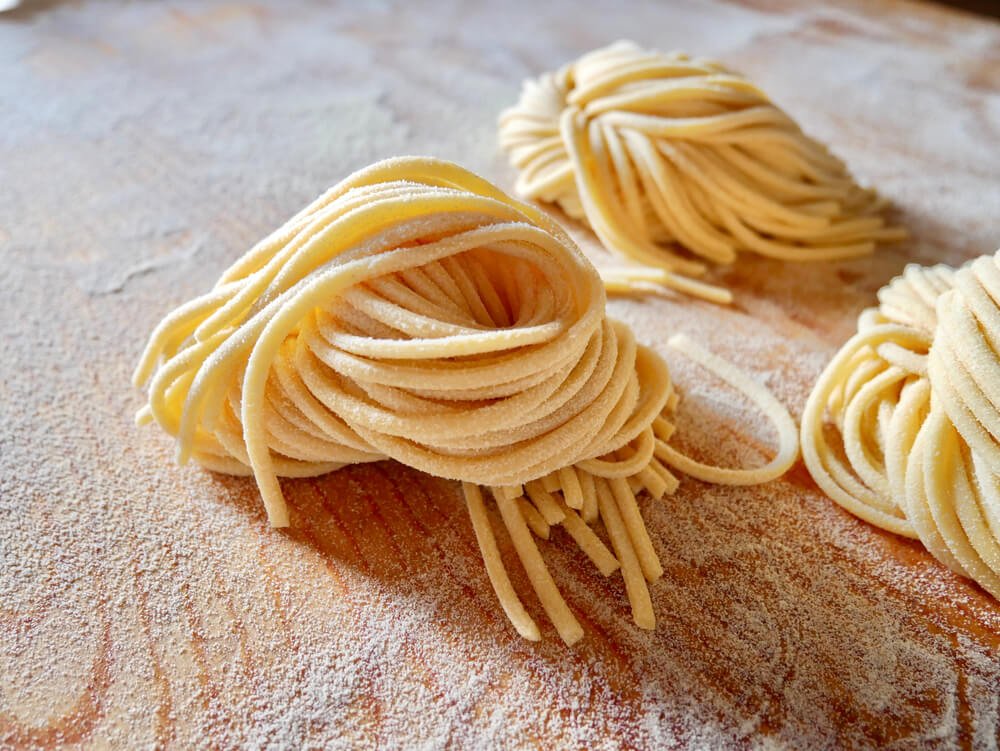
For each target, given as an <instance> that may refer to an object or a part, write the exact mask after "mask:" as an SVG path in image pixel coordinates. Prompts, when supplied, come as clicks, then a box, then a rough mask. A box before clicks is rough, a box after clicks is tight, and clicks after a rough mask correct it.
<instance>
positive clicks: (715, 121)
mask: <svg viewBox="0 0 1000 751" xmlns="http://www.w3.org/2000/svg"><path fill="white" fill-rule="evenodd" d="M500 143H501V146H502V147H503V148H504V149H505V150H506V151H507V153H508V155H509V156H510V160H511V163H512V164H513V165H514V167H515V168H516V169H517V170H518V178H517V184H516V188H517V190H518V192H519V193H520V194H521V195H523V196H525V197H528V198H531V199H536V200H541V201H547V202H554V203H556V204H558V205H559V206H560V207H561V208H562V209H563V210H564V211H565V212H566V213H567V214H569V215H570V216H571V217H574V218H576V219H580V220H584V221H586V222H587V223H588V224H589V225H590V227H591V228H592V229H593V230H594V232H595V233H596V234H597V236H598V238H599V239H600V240H601V242H602V243H603V244H604V245H605V246H606V247H607V248H609V249H611V250H614V251H617V252H619V253H621V254H623V255H625V256H628V257H630V258H632V259H634V260H636V261H638V262H640V263H643V264H645V265H650V266H656V267H661V268H662V269H664V270H666V271H668V272H670V274H669V276H668V277H667V278H665V279H664V280H663V281H661V283H663V284H668V285H669V286H672V287H674V288H675V289H678V290H681V291H683V292H686V293H689V294H693V295H696V296H700V297H704V298H706V299H710V300H714V301H717V302H727V301H728V299H729V295H728V293H727V292H726V291H725V290H721V289H719V288H717V287H712V286H710V285H705V284H700V285H693V284H692V280H691V279H690V277H691V276H696V275H698V274H700V273H702V272H703V271H704V270H705V264H704V263H703V262H702V260H700V259H703V260H704V261H708V262H711V263H717V264H729V263H732V262H733V261H734V260H735V259H736V256H737V253H738V252H739V251H750V252H754V253H758V254H760V255H763V256H767V257H770V258H776V259H780V260H785V261H821V260H828V259H843V258H853V257H857V256H862V255H866V254H869V253H871V252H872V251H873V249H874V248H875V244H876V243H877V242H879V241H889V240H896V239H899V238H900V237H901V236H902V231H901V230H900V229H898V228H893V227H888V226H887V225H886V222H885V220H884V219H883V218H882V217H881V216H880V210H881V208H882V201H881V200H880V199H879V198H878V197H877V196H876V195H875V193H874V192H873V191H871V190H867V189H864V188H861V187H859V186H858V184H857V183H856V182H855V181H854V179H853V178H852V177H851V175H850V173H849V172H848V171H847V168H846V167H845V166H844V164H843V163H842V162H841V161H840V160H839V159H838V158H837V157H835V156H833V155H832V154H831V153H830V152H829V151H828V150H827V149H826V147H825V146H823V145H822V144H820V143H818V142H817V141H815V140H813V139H811V138H809V137H808V136H807V135H805V134H804V133H803V132H802V130H801V129H800V128H799V126H798V125H796V123H795V122H794V121H793V120H792V119H791V118H790V117H789V116H788V115H786V114H785V113H784V112H782V111H781V110H780V109H779V108H778V107H777V106H776V105H775V104H774V103H773V102H772V101H771V100H770V99H769V98H768V97H767V95H766V94H764V93H763V92H762V91H761V90H760V89H759V88H757V87H756V86H754V85H753V84H752V83H750V82H749V81H748V80H746V79H745V78H743V77H742V76H740V75H738V74H736V73H733V72H732V71H729V70H727V69H726V68H724V67H723V66H722V65H720V64H719V63H717V62H713V61H710V60H703V59H698V58H690V57H688V56H687V55H684V54H681V53H676V52H675V53H671V54H662V53H659V52H655V51H648V50H644V49H641V48H640V47H638V46H636V45H635V44H633V43H631V42H618V43H616V44H612V45H610V46H608V47H605V48H602V49H599V50H596V51H594V52H590V53H588V54H586V55H584V56H583V57H581V58H580V59H578V60H576V61H575V62H572V63H570V64H568V65H566V66H564V67H562V68H560V69H559V70H558V71H556V72H554V73H545V74H543V75H542V76H541V77H540V78H538V79H536V80H529V81H526V82H525V84H524V88H523V90H522V92H521V98H520V101H518V103H517V104H516V105H514V106H513V107H511V108H509V109H507V110H505V111H504V112H503V113H502V114H501V116H500Z"/></svg>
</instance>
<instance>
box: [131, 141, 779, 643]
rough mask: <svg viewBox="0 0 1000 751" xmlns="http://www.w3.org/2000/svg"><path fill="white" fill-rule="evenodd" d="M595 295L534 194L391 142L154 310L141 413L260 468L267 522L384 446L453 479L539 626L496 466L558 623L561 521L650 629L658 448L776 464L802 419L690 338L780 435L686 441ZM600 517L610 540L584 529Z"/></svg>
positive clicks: (646, 364) (563, 628)
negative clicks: (518, 578)
mask: <svg viewBox="0 0 1000 751" xmlns="http://www.w3.org/2000/svg"><path fill="white" fill-rule="evenodd" d="M604 305H605V293H604V288H603V286H602V282H601V278H600V276H599V275H598V274H597V272H596V270H595V269H594V267H593V266H592V265H591V264H590V263H589V261H588V260H587V259H586V258H585V257H584V256H583V254H582V253H581V252H580V251H579V250H578V249H577V247H576V246H575V245H574V244H573V242H572V241H571V240H570V239H569V237H568V236H567V235H566V234H565V233H564V232H563V231H562V230H561V229H560V228H559V227H558V226H556V225H555V224H554V223H553V222H551V221H550V220H549V219H547V218H546V217H545V215H544V214H543V213H541V212H540V211H538V210H537V209H535V208H532V207H531V206H528V205H526V204H523V203H521V202H519V201H515V200H514V199H512V198H510V197H508V196H506V195H505V194H504V193H502V192H501V191H500V190H498V189H497V188H495V187H494V186H492V185H491V184H490V183H488V182H487V181H485V180H483V179H482V178H479V177H477V176H475V175H473V174H472V173H470V172H468V171H466V170H464V169H462V168H460V167H458V166H456V165H454V164H450V163H447V162H442V161H438V160H433V159H424V158H415V157H409V158H399V159H393V160H388V161H385V162H381V163H379V164H376V165H373V166H372V167H369V168H367V169H364V170H362V171H360V172H358V173H355V174H354V175H352V176H351V177H349V178H348V179H346V180H344V181H343V182H341V183H340V184H339V185H337V186H335V187H334V188H332V189H331V190H329V191H328V192H327V193H325V194H324V195H323V196H321V197H320V198H319V199H317V200H316V201H315V202H313V203H312V204H310V205H309V206H307V207H306V208H305V209H303V210H302V211H301V212H299V213H298V214H297V215H296V216H294V217H293V218H292V219H291V220H289V221H288V223H286V224H285V225H284V226H283V227H281V228H280V229H278V230H277V231H276V232H274V233H273V234H272V235H270V236H269V237H267V238H265V239H264V240H263V241H261V242H260V243H259V244H258V245H256V246H255V247H254V248H253V249H251V250H250V251H249V252H248V253H247V254H246V255H245V256H243V257H242V258H240V259H239V260H238V261H237V262H236V263H235V264H233V266H232V267H230V268H229V269H228V270H227V271H226V272H225V273H224V274H223V276H222V278H221V279H220V280H219V282H218V283H217V284H216V286H215V288H214V289H213V290H212V291H210V292H208V293H207V294H205V295H203V296H201V297H198V298H196V299H194V300H192V301H191V302H188V303H186V304H184V305H181V306H180V307H179V308H177V309H176V310H175V311H173V312H172V313H171V314H170V315H168V316H167V317H166V318H165V319H164V320H163V322H162V323H160V325H159V326H157V328H156V329H155V331H154V332H153V334H152V336H151V337H150V340H149V344H148V346H147V348H146V351H145V353H144V354H143V356H142V359H141V362H140V363H139V366H138V368H137V370H136V373H135V382H136V383H137V384H142V383H145V382H147V381H148V382H149V388H148V404H147V405H146V406H145V407H144V408H143V409H142V410H141V411H140V413H139V416H138V419H139V422H141V423H146V422H151V421H155V422H156V423H157V424H158V425H160V427H161V428H163V429H164V430H165V431H166V432H167V433H169V434H170V435H172V436H174V437H175V438H176V440H177V446H178V457H179V459H180V461H185V460H186V459H188V458H189V457H190V458H194V459H195V460H196V461H198V462H199V463H200V464H202V465H204V466H206V467H208V468H210V469H214V470H218V471H221V472H226V473H231V474H250V473H252V474H253V475H254V477H255V478H256V481H257V484H258V486H259V488H260V492H261V495H262V497H263V501H264V504H265V506H266V509H267V514H268V517H269V519H270V521H271V523H272V524H273V525H274V526H285V525H287V524H288V523H289V516H288V509H287V506H286V504H285V502H284V498H283V495H282V491H281V487H280V485H279V482H278V476H279V475H280V476H286V477H302V476H313V475H319V474H324V473H327V472H330V471H333V470H335V469H337V468H339V467H342V466H344V465H347V464H353V463H359V462H370V461H377V460H380V459H385V458H392V459H395V460H397V461H399V462H402V463H403V464H406V465H408V466H410V467H414V468H417V469H420V470H423V471H425V472H428V473H431V474H433V475H436V476H438V477H443V478H449V479H453V480H459V481H461V482H462V483H463V489H464V493H465V497H466V501H467V504H468V507H469V512H470V515H471V517H472V521H473V525H474V527H475V531H476V535H477V538H478V540H479V543H480V547H481V549H482V552H483V556H484V559H485V561H486V566H487V572H488V574H489V577H490V579H491V581H492V583H493V586H494V588H495V590H496V592H497V594H498V597H499V598H500V601H501V604H502V606H503V607H504V609H505V611H506V612H507V614H508V616H509V617H510V619H511V621H512V622H513V623H514V625H515V627H516V628H517V630H518V631H519V632H520V633H521V634H522V635H524V636H525V637H527V638H530V639H537V638H539V634H540V632H539V630H538V628H537V626H536V624H535V623H534V621H533V620H532V619H531V617H530V616H529V615H528V614H527V611H526V610H525V609H524V607H523V605H522V604H521V602H520V600H519V598H518V597H517V595H516V593H515V592H514V590H513V588H512V586H511V584H510V581H509V579H508V577H507V574H506V571H505V569H504V567H503V563H502V561H501V560H500V557H499V553H498V549H497V545H496V541H495V538H494V533H493V530H492V527H491V525H490V522H489V519H488V516H487V514H486V507H485V504H484V499H483V495H482V492H481V486H485V487H488V488H489V489H490V490H491V493H492V496H493V498H494V499H495V501H496V503H497V505H498V507H499V511H500V514H501V516H502V519H503V522H504V524H505V526H506V528H507V530H508V532H509V534H510V535H511V539H512V541H513V543H514V546H515V549H516V550H517V553H518V556H519V557H520V559H521V560H522V562H523V563H524V565H525V568H526V570H527V572H528V574H529V578H530V580H531V582H532V585H533V586H534V588H535V590H536V592H537V593H538V595H539V597H540V599H541V602H542V605H543V607H544V609H545V610H546V612H547V613H548V615H549V616H550V618H551V620H552V621H553V623H554V624H555V626H556V628H557V630H558V632H559V634H560V635H561V636H562V638H563V639H564V640H566V641H567V642H569V643H571V642H573V641H575V640H576V639H578V638H579V637H580V636H581V635H582V630H581V628H580V625H579V623H578V622H577V621H576V619H575V617H574V616H573V614H572V613H571V612H570V610H569V609H568V607H567V606H566V603H565V602H564V601H563V599H562V597H561V596H560V595H559V592H558V590H557V589H556V587H555V584H554V582H553V580H552V578H551V576H550V574H549V573H548V570H547V569H546V568H545V565H544V563H543V562H542V559H541V556H540V553H539V551H538V549H537V547H536V545H535V542H534V537H543V538H544V537H547V536H548V530H549V527H550V526H551V525H554V524H562V525H563V526H564V527H565V529H566V530H567V532H568V533H569V534H570V535H571V536H572V537H573V538H574V539H575V540H576V542H577V543H578V544H579V546H580V547H581V548H582V549H583V550H584V552H585V553H586V554H587V555H588V556H590V557H591V559H593V561H594V563H595V564H596V565H597V566H598V568H599V569H600V570H601V572H602V573H604V574H605V575H609V574H610V573H612V572H613V571H615V570H617V569H618V568H621V569H622V570H623V575H624V577H625V582H626V588H627V592H628V595H629V599H630V601H631V603H632V609H633V614H634V618H635V620H636V622H637V623H638V624H639V625H640V626H643V627H646V628H651V627H652V626H653V613H652V606H651V603H650V600H649V593H648V590H647V587H646V583H647V582H651V581H655V579H656V578H658V577H659V576H660V574H661V573H662V569H661V567H660V564H659V561H658V560H657V557H656V554H655V552H654V551H653V548H652V545H651V543H650V540H649V536H648V534H647V532H646V529H645V526H644V524H643V522H642V518H641V516H640V513H639V508H638V505H637V503H636V497H635V494H636V493H637V492H639V491H641V490H643V489H645V490H647V491H649V493H650V494H651V495H653V496H654V497H657V498H660V497H662V496H663V495H665V494H667V493H671V492H673V490H674V489H675V487H676V486H677V479H676V478H675V476H674V475H673V474H672V473H671V471H670V469H669V468H668V467H669V466H670V465H675V466H682V468H683V469H684V470H685V471H687V472H689V473H692V474H696V475H698V476H703V477H708V478H714V477H718V478H719V480H720V481H723V482H733V483H750V482H760V481H764V480H767V479H770V478H771V477H774V476H777V475H778V474H781V473H782V472H783V471H784V470H785V469H786V468H787V467H788V466H789V465H790V464H791V462H792V461H794V459H795V456H796V454H797V450H798V447H797V433H796V431H795V428H794V424H793V423H792V422H791V418H790V417H789V416H788V414H787V412H786V411H785V410H784V409H783V408H782V407H781V406H780V404H778V403H777V402H776V401H775V400H774V398H773V397H771V396H770V394H769V393H767V392H766V391H765V390H763V389H761V388H760V387H759V386H756V385H755V384H753V383H752V382H749V381H748V380H747V379H746V378H745V376H741V375H740V374H738V373H735V372H734V371H732V369H731V366H725V365H720V364H718V363H717V362H716V361H715V360H714V359H713V358H711V356H709V355H707V354H705V353H701V352H700V350H698V349H697V348H696V347H693V345H689V344H685V342H684V341H683V340H681V341H680V342H679V343H678V344H677V346H678V347H680V348H681V349H682V350H684V351H688V352H690V353H692V355H693V356H694V357H696V358H701V361H702V362H703V363H704V364H706V365H707V366H708V367H712V368H714V369H716V370H717V371H718V372H719V375H720V376H721V377H722V378H724V379H726V380H728V381H730V382H731V383H733V384H734V385H735V386H736V387H737V388H741V389H742V390H744V391H745V392H746V393H747V394H748V395H749V396H750V398H751V399H754V400H755V401H757V402H758V403H759V404H760V405H761V406H762V408H763V409H764V410H765V411H766V412H767V413H768V414H769V415H774V416H775V418H774V419H775V420H776V423H777V425H778V428H779V438H780V448H779V451H778V455H777V456H776V457H775V459H774V460H773V461H772V462H770V463H769V464H768V465H767V466H766V467H764V468H761V469H751V470H720V469H716V468H712V467H706V466H704V465H700V464H697V463H696V462H692V461H691V460H690V459H688V458H686V457H683V455H680V454H678V453H677V452H676V451H675V450H674V449H673V448H672V447H670V446H669V445H668V441H669V440H670V436H671V433H672V432H673V426H672V425H671V423H670V422H669V419H668V418H669V414H670V411H671V410H672V409H673V407H674V405H675V404H676V402H677V399H678V397H677V394H676V392H675V391H674V389H673V387H672V385H671V381H670V376H669V373H668V371H667V367H666V365H665V363H664V362H663V361H662V360H661V359H660V358H659V357H658V356H657V355H656V354H655V353H653V352H652V350H650V349H648V348H647V347H644V346H642V345H640V344H638V343H637V342H636V341H635V338H634V336H633V335H632V332H631V331H630V330H629V329H628V327H626V326H624V325H623V324H621V323H618V322H616V321H612V320H610V319H608V318H607V317H606V316H605V311H604ZM706 358H707V359H706ZM727 367H729V370H727V369H726V368H727ZM598 519H601V520H602V521H603V523H604V526H605V528H606V530H607V533H608V535H609V538H610V542H611V545H612V548H613V551H614V552H613V553H612V552H611V550H609V549H608V547H607V546H606V545H605V543H604V542H603V541H602V540H601V538H600V537H598V535H597V534H595V532H594V531H593V529H592V528H591V525H592V524H593V523H595V522H596V521H597V520H598ZM529 530H530V532H533V533H534V536H533V535H532V534H531V533H529Z"/></svg>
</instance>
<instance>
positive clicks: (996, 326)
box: [802, 252, 1000, 598]
mask: <svg viewBox="0 0 1000 751" xmlns="http://www.w3.org/2000/svg"><path fill="white" fill-rule="evenodd" d="M878 299H879V306H878V307H877V308H870V309H869V310H866V311H865V312H864V313H862V315H861V318H860V320H859V322H858V333H857V334H856V335H855V336H854V337H853V338H852V339H850V340H849V341H848V342H847V343H846V344H845V345H844V346H843V348H842V349H841V350H840V352H838V353H837V355H836V356H835V357H834V358H833V360H832V361H831V362H830V364H829V365H828V366H827V368H826V370H824V371H823V374H822V375H821V376H820V378H819V381H818V382H817V383H816V386H815V388H814V389H813V392H812V394H811V395H810V397H809V401H808V403H807V405H806V409H805V414H804V415H803V418H802V453H803V456H804V458H805V462H806V465H807V466H808V467H809V471H810V472H811V473H812V476H813V477H814V478H815V479H816V482H817V483H818V484H819V485H820V487H821V488H823V490H824V491H826V493H827V494H828V495H829V496H830V497H831V498H833V500H835V501H837V503H839V504H840V505H842V506H843V507H844V508H846V509H847V510H848V511H851V512H852V513H854V514H857V515H858V516H860V517H861V518H862V519H865V520H866V521H868V522H871V523H872V524H875V525H877V526H879V527H882V528H883V529H887V530H889V531H891V532H896V533H897V534H901V535H905V536H907V537H913V538H917V539H919V540H920V541H921V542H922V543H923V544H924V545H925V546H926V548H927V549H928V550H929V551H930V552H931V553H932V554H933V555H934V557H935V558H937V559H938V560H939V561H941V562H942V563H944V564H945V565H946V566H948V567H949V568H951V569H952V570H953V571H955V572H957V573H960V574H963V575H965V576H968V577H971V578H972V579H975V580H976V581H977V582H979V584H981V585H982V586H983V588H984V589H986V590H987V591H988V592H990V594H992V595H993V596H994V597H997V598H1000V252H998V253H997V254H996V255H993V256H983V257H981V258H979V259H977V260H975V261H973V262H971V263H969V264H967V265H965V266H963V267H962V268H960V269H957V270H955V269H952V268H950V267H947V266H933V267H920V266H909V267H907V269H906V271H905V272H904V273H903V275H902V276H899V277H897V278H896V279H894V280H893V281H892V282H891V283H890V284H889V285H888V286H886V287H884V288H882V290H880V291H879V293H878ZM825 415H829V418H830V420H831V422H832V423H833V426H835V428H836V438H835V439H834V440H833V441H832V443H831V442H830V441H829V440H828V435H827V431H825V430H824V416H825Z"/></svg>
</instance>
